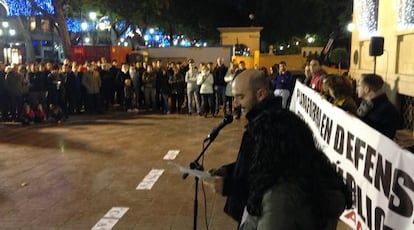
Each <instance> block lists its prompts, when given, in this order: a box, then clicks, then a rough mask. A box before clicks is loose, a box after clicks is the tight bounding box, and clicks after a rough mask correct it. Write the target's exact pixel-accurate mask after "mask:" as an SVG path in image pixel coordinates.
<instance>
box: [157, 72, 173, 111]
mask: <svg viewBox="0 0 414 230" xmlns="http://www.w3.org/2000/svg"><path fill="white" fill-rule="evenodd" d="M168 80H169V76H168V74H167V70H166V69H163V71H162V75H161V78H160V79H159V84H160V85H159V87H160V97H161V105H160V108H161V112H162V113H163V114H170V113H171V112H170V108H169V106H168V99H169V98H170V94H171V87H170V83H169V82H168Z"/></svg>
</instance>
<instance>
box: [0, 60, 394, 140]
mask: <svg viewBox="0 0 414 230" xmlns="http://www.w3.org/2000/svg"><path fill="white" fill-rule="evenodd" d="M254 69H256V70H260V71H263V72H264V73H265V76H267V79H268V80H269V82H270V90H271V91H272V92H273V95H274V96H279V97H281V98H282V107H283V108H287V107H288V106H289V103H290V98H291V95H292V91H293V89H294V86H295V81H296V78H294V76H292V74H291V72H290V71H289V70H288V68H287V63H286V62H284V61H282V62H280V63H277V64H275V65H273V66H272V67H271V68H270V69H269V71H267V69H266V68H264V67H262V68H259V67H258V66H254ZM245 70H246V65H245V63H244V62H243V61H240V62H239V63H234V62H232V63H230V64H229V65H228V66H227V65H225V64H224V61H223V58H220V57H219V58H217V61H216V63H213V62H208V63H198V65H197V64H196V63H195V62H194V60H192V59H188V61H186V62H183V63H180V62H178V63H174V62H169V63H162V62H161V61H160V60H155V61H153V62H151V63H147V62H136V63H122V64H121V65H120V68H118V63H117V61H116V60H112V63H109V62H108V61H107V60H106V59H105V58H101V59H100V60H98V61H91V62H85V63H84V64H79V63H76V62H71V61H70V60H68V59H65V60H64V62H63V63H62V64H53V63H50V62H47V63H29V64H27V65H23V64H21V65H8V66H5V64H4V63H1V62H0V112H1V119H2V120H3V121H19V122H22V124H30V123H34V122H42V121H46V120H50V119H52V120H53V121H55V122H57V123H60V122H62V121H64V120H65V119H68V117H69V116H70V115H72V114H79V113H84V112H86V113H91V114H94V113H97V114H101V113H104V112H106V111H108V110H112V109H114V108H116V109H118V110H122V111H126V112H137V111H140V110H146V111H151V112H159V113H164V114H170V113H180V114H188V115H193V114H196V115H199V116H204V117H216V116H217V114H218V113H219V112H220V110H222V111H223V113H224V114H234V115H235V117H236V118H240V114H241V109H240V106H237V105H236V106H235V105H234V104H233V93H232V88H231V86H232V82H233V81H234V79H236V78H237V76H238V75H239V74H240V73H242V72H243V71H245ZM304 75H305V78H304V79H300V80H301V81H303V82H304V84H306V85H307V86H309V87H310V88H312V89H314V90H315V91H317V92H319V93H320V94H321V95H322V97H324V98H325V99H326V100H328V101H329V102H331V103H332V104H334V105H336V106H338V107H340V108H342V109H344V110H345V111H347V112H349V113H351V114H353V115H355V116H358V117H360V118H361V119H362V120H363V121H364V122H366V123H367V124H368V125H370V126H372V127H373V128H375V129H377V130H379V131H380V132H381V133H383V134H385V135H386V136H388V137H389V138H391V139H393V138H394V136H395V133H396V130H397V129H398V128H399V127H400V121H399V120H400V117H399V114H398V112H397V110H396V108H395V107H394V106H393V105H392V103H391V102H390V101H389V100H388V98H387V96H386V94H385V91H384V90H383V84H384V81H383V80H382V78H381V77H380V76H378V75H374V74H366V75H363V76H362V77H361V78H360V80H359V82H358V84H356V83H355V82H354V84H353V83H352V81H351V80H350V79H349V78H348V77H346V76H342V75H332V74H327V73H326V72H325V71H324V70H323V69H322V67H321V64H320V61H319V60H318V59H316V58H315V59H312V60H310V61H309V62H308V63H307V65H306V66H305V71H304ZM357 85H358V87H357Z"/></svg>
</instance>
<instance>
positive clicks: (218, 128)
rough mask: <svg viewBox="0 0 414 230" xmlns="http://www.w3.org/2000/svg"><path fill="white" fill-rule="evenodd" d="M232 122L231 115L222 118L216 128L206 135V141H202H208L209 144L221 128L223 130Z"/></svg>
mask: <svg viewBox="0 0 414 230" xmlns="http://www.w3.org/2000/svg"><path fill="white" fill-rule="evenodd" d="M232 122H233V115H231V114H228V115H225V116H224V119H223V120H222V121H221V122H220V124H218V125H217V127H215V128H214V129H213V130H212V131H211V133H210V134H209V135H207V137H206V139H204V141H206V140H210V141H211V142H213V141H214V139H216V137H217V135H218V134H219V132H220V130H221V129H222V128H224V126H226V125H228V124H230V123H232Z"/></svg>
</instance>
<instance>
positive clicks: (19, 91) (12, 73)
mask: <svg viewBox="0 0 414 230" xmlns="http://www.w3.org/2000/svg"><path fill="white" fill-rule="evenodd" d="M5 71H6V77H5V83H6V89H7V90H6V92H7V97H8V99H9V101H8V105H9V106H8V108H9V111H10V115H11V121H17V120H19V117H20V112H21V109H22V106H23V94H24V88H23V87H24V77H23V75H22V74H20V73H19V72H18V71H17V66H16V65H12V66H9V67H8V68H6V70H5Z"/></svg>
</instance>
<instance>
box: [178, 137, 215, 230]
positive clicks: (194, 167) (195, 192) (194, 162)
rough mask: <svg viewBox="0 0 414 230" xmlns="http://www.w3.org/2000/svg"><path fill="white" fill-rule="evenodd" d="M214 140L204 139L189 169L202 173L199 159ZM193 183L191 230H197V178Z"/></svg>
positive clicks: (202, 169) (202, 168)
mask: <svg viewBox="0 0 414 230" xmlns="http://www.w3.org/2000/svg"><path fill="white" fill-rule="evenodd" d="M213 140H214V138H208V137H207V138H206V139H204V141H203V149H202V150H201V152H200V154H199V155H198V157H197V158H196V159H195V160H194V161H192V162H191V163H190V169H196V170H200V171H204V167H203V165H202V164H200V163H199V162H198V161H199V160H200V158H201V157H203V156H204V153H205V152H206V150H207V148H208V147H209V146H210V144H211V143H212V142H213ZM207 141H208V143H207V145H205V146H204V144H205V143H206V142H207ZM187 176H188V174H184V175H183V179H185V178H187ZM194 181H195V187H194V219H193V229H194V230H197V215H198V181H199V178H198V177H196V176H195V177H194Z"/></svg>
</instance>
